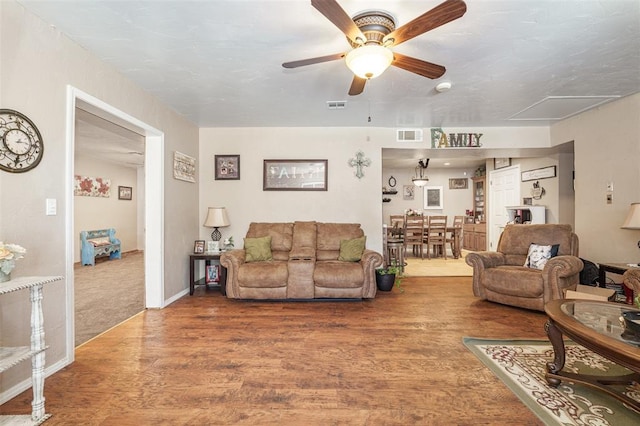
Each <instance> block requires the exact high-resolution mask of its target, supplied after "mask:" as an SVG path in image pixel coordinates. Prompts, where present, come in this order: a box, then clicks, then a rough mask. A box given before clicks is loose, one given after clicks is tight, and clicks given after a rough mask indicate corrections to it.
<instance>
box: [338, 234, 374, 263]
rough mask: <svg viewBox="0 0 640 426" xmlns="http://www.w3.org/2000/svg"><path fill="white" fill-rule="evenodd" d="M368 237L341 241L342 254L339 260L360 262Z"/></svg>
mask: <svg viewBox="0 0 640 426" xmlns="http://www.w3.org/2000/svg"><path fill="white" fill-rule="evenodd" d="M366 240H367V237H360V238H353V239H350V240H342V241H340V255H339V256H338V260H341V261H343V262H360V259H362V253H364V247H365V244H366Z"/></svg>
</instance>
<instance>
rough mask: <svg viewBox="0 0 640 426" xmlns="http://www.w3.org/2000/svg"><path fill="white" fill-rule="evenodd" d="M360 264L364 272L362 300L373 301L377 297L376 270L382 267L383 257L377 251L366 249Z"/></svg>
mask: <svg viewBox="0 0 640 426" xmlns="http://www.w3.org/2000/svg"><path fill="white" fill-rule="evenodd" d="M360 264H361V265H362V270H363V272H364V283H363V285H362V298H363V299H373V298H374V297H376V290H377V287H376V268H378V267H380V266H382V264H383V258H382V255H381V254H380V253H378V252H376V251H373V250H369V249H365V250H364V252H363V253H362V258H360Z"/></svg>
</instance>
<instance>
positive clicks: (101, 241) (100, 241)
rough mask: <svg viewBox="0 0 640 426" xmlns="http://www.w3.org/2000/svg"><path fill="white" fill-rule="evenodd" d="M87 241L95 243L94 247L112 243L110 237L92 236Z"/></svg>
mask: <svg viewBox="0 0 640 426" xmlns="http://www.w3.org/2000/svg"><path fill="white" fill-rule="evenodd" d="M87 241H88V242H90V243H91V244H93V246H94V247H99V246H108V245H109V244H111V240H110V239H109V237H99V238H90V239H88V240H87Z"/></svg>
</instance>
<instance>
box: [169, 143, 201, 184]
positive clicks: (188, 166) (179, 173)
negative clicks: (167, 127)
mask: <svg viewBox="0 0 640 426" xmlns="http://www.w3.org/2000/svg"><path fill="white" fill-rule="evenodd" d="M173 177H174V178H176V179H179V180H184V181H186V182H192V183H195V181H196V159H195V158H193V157H189V156H188V155H187V154H183V153H181V152H178V151H175V152H174V153H173Z"/></svg>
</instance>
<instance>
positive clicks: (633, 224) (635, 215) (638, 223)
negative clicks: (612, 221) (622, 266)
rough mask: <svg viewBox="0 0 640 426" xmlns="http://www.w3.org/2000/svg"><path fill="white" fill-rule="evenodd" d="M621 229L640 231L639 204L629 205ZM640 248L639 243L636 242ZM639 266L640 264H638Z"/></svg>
mask: <svg viewBox="0 0 640 426" xmlns="http://www.w3.org/2000/svg"><path fill="white" fill-rule="evenodd" d="M621 228H622V229H640V203H631V206H630V207H629V212H628V213H627V218H626V219H625V220H624V223H623V224H622V226H621ZM638 248H640V241H638ZM638 265H640V263H639V264H638Z"/></svg>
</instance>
